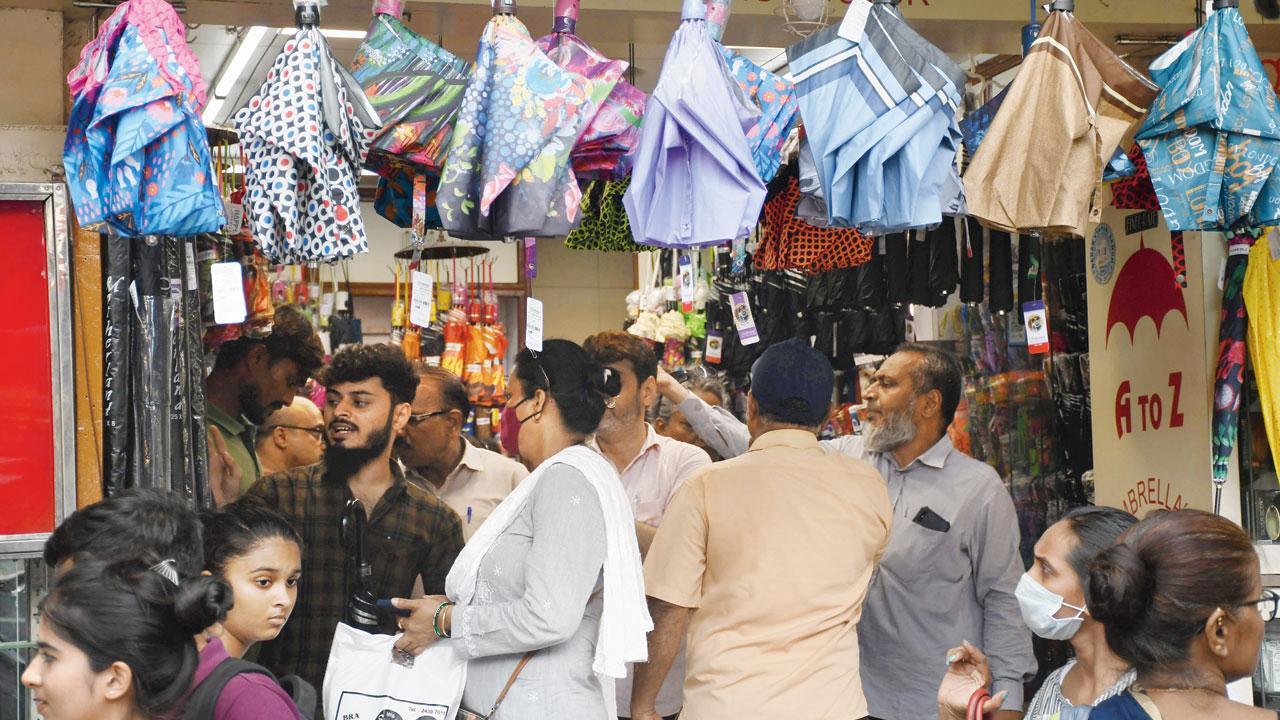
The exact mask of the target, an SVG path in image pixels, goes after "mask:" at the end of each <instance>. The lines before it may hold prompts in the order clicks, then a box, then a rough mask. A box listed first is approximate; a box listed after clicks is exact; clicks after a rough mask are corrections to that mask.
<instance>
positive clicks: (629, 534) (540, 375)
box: [393, 340, 653, 720]
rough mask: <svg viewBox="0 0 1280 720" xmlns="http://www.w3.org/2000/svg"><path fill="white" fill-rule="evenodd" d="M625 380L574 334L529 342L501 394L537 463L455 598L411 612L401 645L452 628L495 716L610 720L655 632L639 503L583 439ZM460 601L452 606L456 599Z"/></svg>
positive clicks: (469, 553)
mask: <svg viewBox="0 0 1280 720" xmlns="http://www.w3.org/2000/svg"><path fill="white" fill-rule="evenodd" d="M620 390H621V379H620V378H619V377H618V376H617V375H616V374H615V373H613V372H612V371H610V370H606V369H605V368H603V367H601V366H600V365H599V364H598V363H596V362H595V360H594V359H592V357H591V356H590V355H589V354H588V353H587V352H586V351H585V350H583V349H582V348H581V347H579V346H578V345H576V344H574V343H571V342H568V341H566V340H548V341H546V342H545V343H544V347H543V350H542V351H540V352H536V353H535V352H533V351H531V350H528V349H526V350H523V351H521V353H520V355H519V356H518V357H517V359H516V365H515V369H514V370H513V372H512V374H511V398H510V399H509V400H508V402H507V407H509V408H510V409H511V410H512V411H513V413H514V414H515V415H516V420H517V421H519V423H520V425H519V428H520V430H519V443H520V454H521V456H522V458H523V460H524V462H525V464H526V465H528V466H529V467H531V468H534V470H533V472H532V474H530V475H529V477H527V478H525V479H524V480H523V481H521V483H520V484H519V485H518V486H517V487H516V489H515V490H514V491H513V492H512V493H511V494H510V495H508V496H507V498H506V499H505V500H503V501H502V503H501V504H500V505H498V507H497V508H496V509H495V510H494V512H493V514H491V515H490V516H489V519H488V520H486V521H485V523H484V525H482V526H480V529H479V530H478V531H477V532H476V534H475V535H473V536H472V538H471V540H470V541H469V542H468V543H467V545H466V547H465V548H463V551H462V553H461V554H460V555H458V559H457V561H456V562H454V565H453V568H452V570H450V572H449V577H448V580H447V582H446V589H447V590H448V597H442V596H436V597H426V598H423V599H420V600H403V599H395V600H394V601H393V602H394V604H395V605H396V606H397V607H400V608H407V609H411V610H413V614H412V615H411V616H410V617H409V618H407V619H405V620H403V621H402V629H403V630H404V631H405V633H404V635H403V636H402V637H401V638H400V640H399V641H397V643H396V647H397V649H398V650H401V651H403V652H409V653H413V654H417V653H419V652H421V651H422V650H423V649H424V648H425V647H426V646H427V645H429V644H430V643H433V642H435V641H436V640H437V638H446V637H452V638H454V643H453V645H454V647H455V648H457V649H458V651H459V652H461V653H463V654H464V655H465V656H466V657H467V658H469V659H470V662H469V665H468V668H467V684H466V689H465V692H464V694H463V698H462V705H463V707H465V708H467V709H469V710H471V711H474V712H476V713H479V714H481V716H482V717H491V716H494V714H495V709H496V707H497V706H498V704H499V703H501V708H502V709H501V711H498V712H497V714H496V716H497V717H499V718H574V719H575V720H614V719H615V718H616V717H617V713H616V712H615V711H614V707H613V705H614V703H615V694H614V682H613V681H614V679H616V678H618V677H622V676H623V674H624V673H625V672H626V663H627V662H628V661H634V660H637V659H643V657H644V656H645V653H646V652H647V646H646V640H645V634H646V633H647V632H648V631H649V630H650V629H652V627H653V624H652V622H651V621H650V618H649V613H648V609H647V607H646V605H645V597H644V587H643V577H642V574H641V565H640V550H639V547H638V545H637V542H636V533H635V519H634V517H633V515H632V511H631V501H630V500H629V499H628V498H627V497H626V495H625V493H624V492H623V490H622V483H621V482H620V481H619V480H618V473H617V470H615V469H614V467H613V464H612V463H610V462H609V461H608V460H607V459H605V458H604V456H602V455H600V454H599V453H597V452H595V451H594V450H591V449H590V448H588V447H587V446H586V444H585V443H586V441H587V439H588V438H589V437H591V435H592V434H594V433H595V431H596V428H597V427H598V426H599V424H600V420H601V418H602V417H603V416H604V412H605V408H606V403H608V402H609V399H610V398H612V397H614V396H616V395H617V394H618V393H619V392H620ZM455 603H456V605H455Z"/></svg>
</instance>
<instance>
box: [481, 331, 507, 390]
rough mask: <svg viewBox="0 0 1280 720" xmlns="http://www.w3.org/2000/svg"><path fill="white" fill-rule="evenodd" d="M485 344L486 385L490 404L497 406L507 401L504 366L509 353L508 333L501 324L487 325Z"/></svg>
mask: <svg viewBox="0 0 1280 720" xmlns="http://www.w3.org/2000/svg"><path fill="white" fill-rule="evenodd" d="M484 345H485V353H486V357H485V361H484V387H485V391H486V393H487V395H488V399H489V404H490V405H494V406H497V405H501V404H502V403H505V402H506V401H507V377H506V373H505V371H504V369H503V366H502V359H503V358H504V357H506V355H507V335H506V333H505V332H503V330H502V326H501V325H489V326H486V327H485V329H484Z"/></svg>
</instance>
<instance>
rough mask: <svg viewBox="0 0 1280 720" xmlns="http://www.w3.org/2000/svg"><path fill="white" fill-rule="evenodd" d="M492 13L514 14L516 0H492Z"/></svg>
mask: <svg viewBox="0 0 1280 720" xmlns="http://www.w3.org/2000/svg"><path fill="white" fill-rule="evenodd" d="M493 14H494V15H515V14H516V0H493Z"/></svg>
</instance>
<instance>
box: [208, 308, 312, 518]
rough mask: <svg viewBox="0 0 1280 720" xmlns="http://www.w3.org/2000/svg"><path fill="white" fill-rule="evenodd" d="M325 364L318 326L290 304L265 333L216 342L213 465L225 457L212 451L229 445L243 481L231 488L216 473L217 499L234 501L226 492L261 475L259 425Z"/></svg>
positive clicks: (211, 383)
mask: <svg viewBox="0 0 1280 720" xmlns="http://www.w3.org/2000/svg"><path fill="white" fill-rule="evenodd" d="M323 364H324V347H323V346H322V345H321V344H320V338H319V337H317V336H316V332H315V329H313V328H312V327H311V323H310V322H308V321H307V319H306V318H305V317H303V315H302V314H301V313H299V312H298V311H297V310H295V309H293V308H291V307H280V308H276V313H275V318H274V320H273V321H272V327H271V334H269V335H268V336H267V337H265V338H248V337H242V338H239V339H237V340H232V341H230V342H227V343H224V344H223V345H222V346H221V347H219V348H218V359H217V361H215V363H214V366H213V371H212V372H210V373H209V377H208V379H207V380H205V390H204V393H205V401H206V403H207V406H206V413H207V417H208V418H209V425H210V433H209V434H210V436H211V437H210V438H209V448H210V451H209V454H210V456H211V457H210V467H211V468H218V467H221V465H220V464H219V463H220V461H221V458H220V457H214V456H215V455H218V454H219V452H218V451H219V450H221V449H222V448H223V447H224V446H225V450H226V455H227V456H229V457H230V459H231V460H234V461H235V465H236V468H233V469H232V472H233V473H234V471H235V470H237V469H238V471H239V473H238V474H239V476H240V487H239V488H238V489H236V490H234V491H232V489H231V488H229V487H227V488H224V487H223V486H222V483H220V482H219V481H218V479H217V478H215V479H214V481H213V482H212V483H211V485H212V489H213V491H214V499H215V501H216V502H218V503H219V504H225V503H227V502H230V501H232V500H234V499H235V498H234V497H222V496H223V495H226V494H231V493H232V492H234V493H235V494H237V495H238V494H241V493H243V492H244V491H245V490H248V489H249V488H250V487H252V486H253V484H254V483H255V482H257V481H258V477H259V475H260V474H261V472H262V469H261V467H260V466H259V464H258V456H257V453H256V451H255V448H254V445H255V436H256V432H257V430H256V429H257V427H258V426H259V425H262V424H263V423H264V422H266V420H267V417H268V416H269V415H271V414H272V413H273V412H275V411H276V410H279V409H280V408H282V407H286V406H288V405H290V404H291V403H292V402H293V396H294V395H295V394H297V393H299V392H301V391H302V388H303V386H304V385H306V383H307V378H309V377H311V376H312V375H313V374H315V372H316V371H317V370H319V369H320V366H321V365H323Z"/></svg>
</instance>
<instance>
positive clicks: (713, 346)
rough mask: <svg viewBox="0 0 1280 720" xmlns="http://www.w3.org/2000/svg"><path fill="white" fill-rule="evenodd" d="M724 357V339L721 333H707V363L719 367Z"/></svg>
mask: <svg viewBox="0 0 1280 720" xmlns="http://www.w3.org/2000/svg"><path fill="white" fill-rule="evenodd" d="M723 357H724V338H723V337H722V336H721V335H720V334H719V333H707V353H706V359H707V362H708V363H711V364H712V365H719V364H720V360H721V359H722V358H723Z"/></svg>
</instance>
